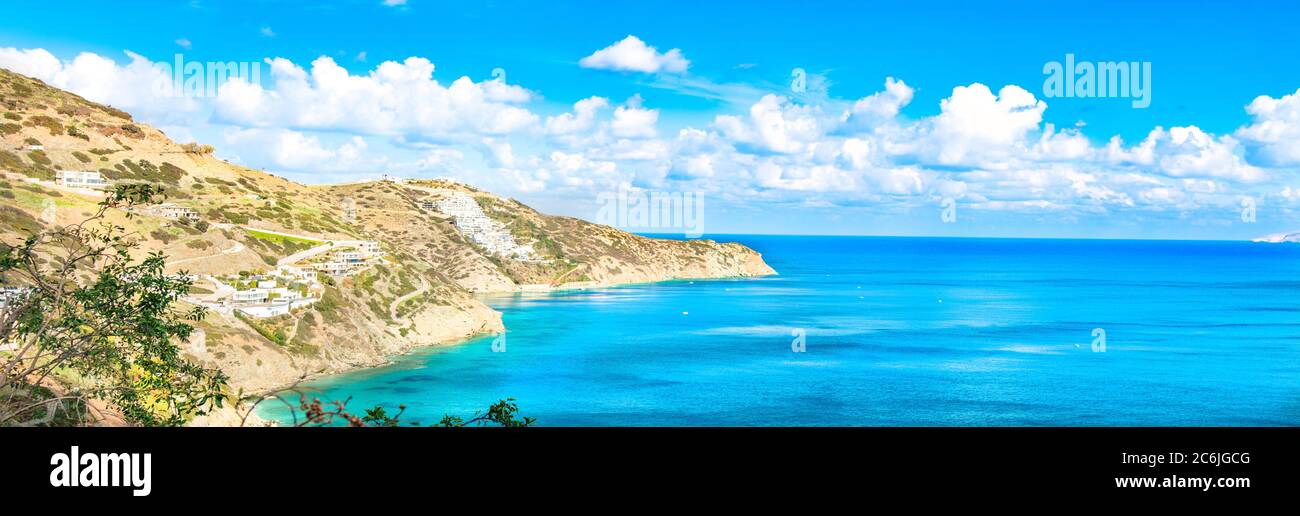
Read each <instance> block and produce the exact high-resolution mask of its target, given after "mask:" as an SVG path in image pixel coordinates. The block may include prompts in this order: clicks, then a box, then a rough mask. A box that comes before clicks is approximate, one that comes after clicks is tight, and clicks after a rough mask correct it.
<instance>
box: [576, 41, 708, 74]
mask: <svg viewBox="0 0 1300 516" xmlns="http://www.w3.org/2000/svg"><path fill="white" fill-rule="evenodd" d="M578 64H579V65H580V66H582V67H583V68H595V69H600V70H619V71H630V72H642V73H660V72H663V73H683V72H685V71H686V68H687V67H689V66H690V65H691V62H690V61H688V60H686V57H685V56H683V55H682V51H681V50H680V49H676V48H674V49H672V50H669V51H667V52H663V53H661V52H659V50H658V49H656V48H655V47H652V46H649V45H647V44H646V43H645V42H644V41H641V38H638V37H636V36H633V35H630V34H629V35H628V37H626V38H623V39H622V40H620V41H618V42H617V43H614V44H613V45H610V46H608V47H605V48H602V49H600V50H597V51H596V52H595V53H593V54H591V55H589V56H587V57H584V58H582V60H580V61H578Z"/></svg>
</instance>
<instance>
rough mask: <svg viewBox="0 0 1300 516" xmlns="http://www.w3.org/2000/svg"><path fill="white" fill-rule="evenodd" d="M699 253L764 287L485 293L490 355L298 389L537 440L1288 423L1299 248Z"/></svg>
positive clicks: (790, 244) (690, 285) (879, 246)
mask: <svg viewBox="0 0 1300 516" xmlns="http://www.w3.org/2000/svg"><path fill="white" fill-rule="evenodd" d="M709 238H712V239H715V240H719V241H736V242H740V243H742V244H745V245H748V246H750V247H752V248H754V249H755V250H757V251H759V252H761V253H762V254H763V256H764V258H765V259H766V260H767V262H768V263H769V264H770V265H771V266H772V267H773V268H775V269H776V270H777V271H778V272H779V273H780V275H778V276H771V277H764V278H753V279H728V280H707V281H700V280H696V281H673V282H664V283H655V284H643V285H629V286H621V287H612V288H602V289H590V290H570V291H557V292H552V293H540V294H520V295H512V296H501V297H492V298H487V299H486V300H487V302H488V303H489V304H490V305H492V306H493V307H494V308H496V309H498V310H501V311H502V313H503V314H504V318H505V324H506V327H507V328H508V333H507V334H506V339H505V351H504V352H493V351H492V340H493V339H492V337H483V338H478V339H474V340H471V341H469V342H467V343H465V344H461V345H455V346H443V347H431V348H425V349H421V350H419V351H417V352H415V353H413V354H410V355H405V356H401V357H396V358H395V359H394V363H393V364H392V365H389V366H385V367H380V368H375V369H368V370H362V371H355V372H351V373H345V374H340V375H334V376H329V377H325V378H321V379H318V380H315V381H312V382H310V383H308V384H306V385H305V386H304V387H306V388H308V389H311V390H319V391H321V393H320V394H317V395H318V396H320V397H321V398H322V399H343V398H346V397H348V396H351V397H352V401H351V403H350V406H351V407H352V408H353V409H356V410H360V409H361V408H363V407H370V406H373V405H376V404H380V405H384V406H386V407H389V409H390V410H393V409H395V408H396V406H397V405H398V404H399V403H402V404H405V405H406V407H407V409H406V413H405V414H404V415H403V420H406V421H417V422H420V423H423V424H430V423H434V422H436V421H437V420H438V419H440V418H441V417H442V415H443V414H448V413H450V414H455V415H459V416H462V417H466V416H470V415H472V414H473V413H474V412H475V411H476V410H481V409H484V408H486V407H487V406H488V405H489V404H491V403H492V402H495V401H497V400H499V399H502V398H506V397H514V398H516V399H517V402H518V403H519V406H520V412H521V413H522V414H524V415H528V416H533V417H536V418H537V419H538V422H539V424H541V425H546V426H566V425H597V426H605V425H611V426H629V425H632V426H641V425H667V426H700V425H708V426H755V425H757V426H766V425H890V426H893V425H905V426H906V425H924V426H950V425H997V426H1022V425H1030V426H1040V425H1101V426H1114V425H1161V426H1163V425H1212V426H1219V425H1250V426H1255V425H1295V424H1300V245H1287V244H1278V245H1273V244H1257V243H1248V242H1211V241H1114V240H1023V239H955V238H876V237H795V236H752V235H734V236H727V235H711V236H709ZM1098 330H1099V331H1100V332H1104V337H1105V347H1104V352H1094V347H1097V348H1098V349H1099V350H1100V346H1094V344H1099V343H1100V342H1099V341H1098V338H1099V336H1100V335H1101V334H1102V333H1100V332H1099V331H1098ZM800 332H801V333H802V334H803V335H804V338H803V342H804V345H805V346H806V351H804V352H802V353H799V352H794V351H792V341H795V340H796V339H797V334H799V333H800ZM259 415H261V416H262V417H266V418H270V419H276V420H280V421H288V420H289V414H288V413H287V412H286V411H285V410H284V409H283V408H282V407H279V406H275V405H274V404H264V405H263V409H262V410H260V411H259Z"/></svg>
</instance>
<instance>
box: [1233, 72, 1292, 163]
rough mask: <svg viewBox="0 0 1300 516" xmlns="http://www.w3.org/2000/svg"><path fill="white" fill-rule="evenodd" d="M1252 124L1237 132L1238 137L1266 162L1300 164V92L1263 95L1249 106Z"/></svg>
mask: <svg viewBox="0 0 1300 516" xmlns="http://www.w3.org/2000/svg"><path fill="white" fill-rule="evenodd" d="M1246 112H1247V113H1250V115H1251V118H1252V121H1251V124H1250V125H1248V126H1245V127H1242V128H1241V129H1238V130H1237V133H1236V134H1237V136H1238V137H1239V138H1241V139H1242V140H1244V141H1245V142H1246V143H1247V144H1249V145H1251V146H1253V147H1255V148H1257V149H1258V151H1257V152H1258V154H1259V155H1260V158H1261V160H1262V161H1263V162H1265V163H1268V164H1273V165H1280V166H1286V165H1300V89H1298V90H1296V92H1295V93H1292V94H1290V95H1285V96H1283V97H1282V98H1280V99H1275V98H1273V97H1269V96H1267V95H1260V96H1259V97H1256V98H1255V100H1254V101H1251V103H1250V105H1248V106H1246Z"/></svg>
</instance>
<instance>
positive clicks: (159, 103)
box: [0, 48, 201, 124]
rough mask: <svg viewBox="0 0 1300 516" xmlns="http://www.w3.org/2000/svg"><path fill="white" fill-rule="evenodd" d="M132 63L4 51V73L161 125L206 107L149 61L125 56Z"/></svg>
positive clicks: (1, 60)
mask: <svg viewBox="0 0 1300 516" xmlns="http://www.w3.org/2000/svg"><path fill="white" fill-rule="evenodd" d="M125 55H126V57H127V62H126V64H118V63H117V62H116V61H114V60H113V59H110V58H108V57H104V56H101V55H99V54H95V53H91V52H82V53H80V54H77V56H76V57H74V58H72V59H71V60H66V61H65V60H60V59H59V58H57V57H55V56H54V54H52V53H50V52H49V51H47V50H45V49H41V48H37V49H16V48H0V68H6V69H8V70H12V71H14V72H17V73H20V74H23V75H26V76H29V77H34V78H36V79H40V80H41V81H44V82H45V83H46V84H50V85H52V86H55V87H57V88H61V89H64V90H68V91H72V92H74V93H77V94H78V95H81V96H82V97H85V98H87V99H89V100H91V101H94V102H98V103H101V104H108V105H111V106H114V107H118V108H121V109H125V110H127V111H129V112H131V113H133V114H135V115H136V116H139V117H142V118H146V119H150V120H153V121H155V122H156V123H159V124H169V123H184V122H186V121H190V118H191V116H192V115H193V114H194V113H195V112H196V111H198V110H199V109H200V108H201V103H200V102H198V101H196V100H195V99H193V98H187V97H183V96H180V95H173V94H172V93H173V89H172V87H171V85H172V79H173V76H172V75H171V74H170V73H168V71H167V70H166V69H164V68H163V67H160V66H157V65H155V64H154V63H153V62H151V61H150V60H148V59H146V58H145V57H144V56H141V55H139V54H136V53H134V52H130V51H127V52H125Z"/></svg>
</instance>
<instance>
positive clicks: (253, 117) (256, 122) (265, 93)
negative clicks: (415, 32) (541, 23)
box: [215, 57, 538, 140]
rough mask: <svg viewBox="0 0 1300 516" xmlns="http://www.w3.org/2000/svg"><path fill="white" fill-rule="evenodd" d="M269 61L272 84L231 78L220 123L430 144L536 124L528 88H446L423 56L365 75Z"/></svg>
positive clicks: (330, 63) (325, 63) (333, 66)
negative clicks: (378, 137) (350, 134)
mask: <svg viewBox="0 0 1300 516" xmlns="http://www.w3.org/2000/svg"><path fill="white" fill-rule="evenodd" d="M267 63H268V64H269V66H270V72H271V78H272V80H273V81H274V87H266V86H263V85H262V84H257V83H253V82H251V81H248V80H245V79H244V78H237V79H233V80H231V81H229V82H228V83H227V84H226V85H225V86H224V87H223V88H221V90H220V93H219V94H218V96H217V99H216V103H215V107H216V116H217V117H218V119H219V120H220V121H223V122H227V123H231V124H236V125H243V126H253V127H289V128H295V129H311V130H330V131H350V132H356V133H361V134H370V135H386V136H403V137H407V138H412V139H433V140H445V139H454V138H456V137H458V136H463V135H466V134H473V135H484V134H486V135H504V134H509V133H513V132H517V131H522V130H525V129H529V128H532V127H533V126H535V125H536V124H537V123H538V117H537V115H535V114H533V113H532V112H531V111H529V110H528V109H527V108H525V107H522V106H521V105H520V104H523V103H525V102H527V101H528V100H529V99H530V98H532V93H531V92H529V91H528V90H525V89H523V88H521V87H519V86H515V85H509V84H506V83H504V82H502V81H498V80H492V81H485V82H477V83H476V82H474V81H473V80H471V79H470V78H468V77H461V78H459V79H456V80H454V81H452V82H451V84H448V85H444V84H442V83H440V82H438V80H436V79H435V78H434V77H433V72H434V65H433V63H432V62H430V61H429V60H427V59H423V58H418V57H412V58H408V59H406V60H405V61H403V62H400V63H399V62H394V61H387V62H384V63H382V64H380V65H379V66H378V67H377V68H376V69H375V70H373V71H371V72H370V73H368V74H365V75H353V74H351V73H350V72H348V71H347V70H346V69H344V68H343V67H341V66H339V65H338V64H337V63H335V62H334V60H333V59H331V58H329V57H321V58H318V59H316V60H315V61H313V62H312V63H311V68H310V70H308V69H304V68H302V67H299V66H298V65H296V64H294V63H292V62H290V61H289V60H287V59H283V58H275V59H268V60H267Z"/></svg>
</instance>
